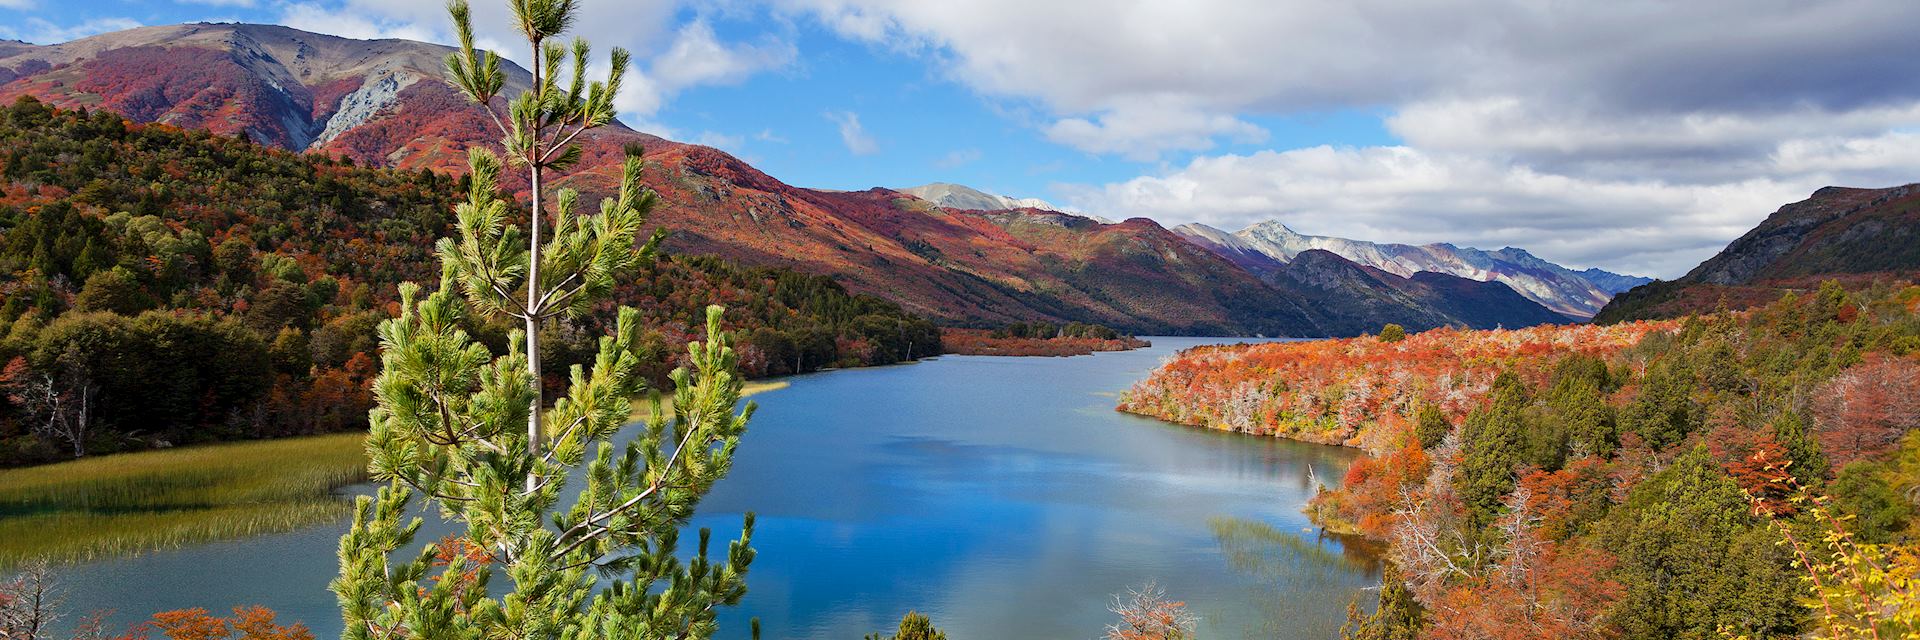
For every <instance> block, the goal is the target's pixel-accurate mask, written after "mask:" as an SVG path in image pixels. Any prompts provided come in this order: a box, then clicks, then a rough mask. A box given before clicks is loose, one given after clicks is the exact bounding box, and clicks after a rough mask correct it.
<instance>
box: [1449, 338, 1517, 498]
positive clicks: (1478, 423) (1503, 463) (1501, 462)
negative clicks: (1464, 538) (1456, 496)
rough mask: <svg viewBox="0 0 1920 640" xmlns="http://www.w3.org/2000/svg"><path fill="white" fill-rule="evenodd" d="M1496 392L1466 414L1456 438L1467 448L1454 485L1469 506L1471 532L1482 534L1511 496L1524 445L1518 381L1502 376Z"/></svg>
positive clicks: (1463, 452)
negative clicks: (1488, 399)
mask: <svg viewBox="0 0 1920 640" xmlns="http://www.w3.org/2000/svg"><path fill="white" fill-rule="evenodd" d="M1502 381H1506V382H1502ZM1494 388H1495V391H1494V392H1493V402H1492V403H1491V404H1489V405H1488V406H1487V407H1486V408H1484V409H1479V410H1476V411H1474V412H1473V413H1471V414H1469V415H1468V416H1467V422H1466V424H1465V425H1463V426H1462V427H1461V432H1460V441H1461V442H1463V443H1465V446H1464V447H1463V448H1462V451H1461V460H1460V471H1459V475H1458V476H1457V477H1455V479H1454V482H1455V488H1456V490H1458V491H1459V492H1460V498H1461V500H1462V501H1463V502H1465V503H1466V506H1467V523H1468V528H1469V530H1470V531H1479V530H1481V529H1484V528H1486V527H1487V526H1488V525H1491V524H1493V521H1494V519H1495V518H1496V517H1497V516H1498V515H1499V513H1500V508H1501V506H1500V501H1501V499H1502V498H1504V497H1505V496H1506V495H1507V492H1509V491H1512V490H1513V486H1514V482H1515V481H1514V475H1513V472H1514V466H1515V465H1517V464H1519V463H1520V461H1521V459H1522V447H1523V446H1524V444H1525V443H1524V441H1523V440H1522V438H1521V432H1522V430H1524V429H1525V424H1524V420H1525V417H1524V413H1525V412H1524V410H1525V408H1526V404H1527V401H1526V396H1525V393H1524V392H1523V391H1522V390H1521V385H1520V383H1519V382H1518V379H1517V378H1511V379H1510V378H1509V376H1508V374H1504V373H1503V374H1501V376H1500V378H1499V379H1498V381H1496V382H1495V383H1494Z"/></svg>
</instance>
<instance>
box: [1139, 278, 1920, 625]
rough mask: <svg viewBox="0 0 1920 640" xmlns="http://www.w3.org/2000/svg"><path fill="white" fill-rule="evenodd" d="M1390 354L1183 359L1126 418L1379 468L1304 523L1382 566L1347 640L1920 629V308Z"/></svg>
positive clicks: (1345, 345)
mask: <svg viewBox="0 0 1920 640" xmlns="http://www.w3.org/2000/svg"><path fill="white" fill-rule="evenodd" d="M1390 340H1391V337H1389V340H1382V339H1380V338H1374V337H1363V338H1355V339H1349V340H1334V341H1324V342H1312V343H1283V344H1265V345H1255V346H1235V347H1209V348H1202V349H1195V350H1190V351H1187V352H1183V353H1182V354H1180V355H1179V356H1177V357H1175V358H1173V359H1172V360H1171V361H1169V362H1168V363H1167V364H1166V365H1164V366H1163V367H1162V368H1161V369H1159V370H1158V371H1156V372H1155V373H1154V374H1153V375H1152V377H1150V378H1149V379H1147V380H1145V381H1143V382H1141V383H1140V384H1138V385H1136V386H1135V387H1134V388H1133V389H1132V390H1131V391H1130V392H1128V393H1127V394H1126V396H1125V397H1124V398H1123V400H1122V402H1121V405H1120V408H1121V409H1122V410H1124V411H1132V412H1136V413H1143V414H1146V415H1152V416H1157V417H1161V418H1165V419H1169V420H1173V421H1177V422H1183V423H1187V424H1195V425H1200V426H1206V427H1212V428H1221V429H1232V430H1238V431H1246V432H1251V433H1265V434H1274V435H1280V436H1288V437H1298V438H1304V439H1310V440H1316V441H1321V442H1334V443H1345V444H1349V445H1354V446H1361V447H1363V448H1365V449H1366V450H1367V451H1368V452H1369V454H1370V457H1369V458H1366V459H1363V460H1361V461H1360V462H1357V463H1355V464H1354V465H1353V466H1352V467H1351V469H1350V470H1349V471H1348V473H1347V474H1346V475H1345V477H1344V478H1342V479H1341V482H1340V483H1339V485H1338V486H1337V487H1332V488H1330V490H1329V491H1327V492H1325V493H1322V494H1321V495H1320V497H1319V498H1317V499H1316V500H1315V501H1314V503H1313V505H1312V506H1311V507H1310V511H1311V512H1312V513H1313V515H1315V516H1316V518H1317V519H1318V520H1319V521H1321V522H1322V523H1324V524H1326V525H1327V526H1329V527H1331V528H1333V529H1335V530H1340V531H1346V532H1351V533H1355V534H1359V535H1363V536H1366V537H1369V538H1373V539H1377V540H1380V541H1382V542H1385V543H1387V544H1388V545H1389V554H1388V557H1389V559H1390V560H1391V561H1392V566H1391V568H1390V570H1389V572H1388V574H1387V578H1386V582H1387V584H1386V587H1387V588H1386V589H1384V590H1383V591H1382V595H1381V598H1382V604H1381V609H1380V611H1379V612H1378V613H1376V614H1374V615H1372V616H1361V615H1359V614H1358V613H1356V615H1355V620H1354V623H1353V625H1352V628H1351V629H1350V635H1349V637H1353V638H1407V637H1414V636H1415V635H1416V634H1417V635H1418V637H1429V638H1545V637H1554V638H1611V637H1620V638H1636V639H1638V638H1646V639H1652V638H1719V637H1748V638H1784V637H1795V636H1799V635H1800V634H1803V633H1807V632H1815V633H1816V634H1817V635H1819V636H1821V637H1849V638H1852V637H1882V638H1893V637H1911V636H1910V635H1902V634H1912V633H1915V632H1916V628H1915V624H1916V623H1920V584H1917V583H1916V582H1915V576H1916V575H1920V560H1916V553H1920V546H1916V543H1917V542H1920V524H1917V520H1916V513H1917V510H1920V504H1916V502H1917V501H1920V287H1915V286H1911V285H1907V284H1899V285H1894V284H1888V283H1882V284H1879V285H1875V286H1870V287H1866V288H1863V289H1860V290H1856V291H1852V292H1849V291H1847V290H1846V289H1845V288H1844V287H1842V286H1841V285H1840V284H1839V283H1834V282H1828V283H1826V284H1824V285H1821V286H1820V287H1819V288H1818V290H1817V291H1816V292H1813V293H1811V294H1809V295H1795V294H1788V295H1786V296H1784V297H1782V298H1780V299H1778V300H1776V301H1775V302H1773V303H1771V304H1768V305H1765V306H1762V307H1758V308H1755V309H1753V310H1750V311H1745V312H1722V313H1718V314H1712V315H1704V316H1693V317H1688V318H1686V319H1684V320H1679V321H1664V322H1641V323H1627V324H1618V325H1612V326H1568V327H1550V328H1534V329H1526V330H1521V331H1450V330H1443V331H1433V332H1427V333H1423V334H1417V335H1413V336H1409V337H1406V338H1405V339H1403V340H1399V341H1390ZM1873 633H1878V634H1879V635H1872V634H1873Z"/></svg>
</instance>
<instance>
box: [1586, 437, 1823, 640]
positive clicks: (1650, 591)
mask: <svg viewBox="0 0 1920 640" xmlns="http://www.w3.org/2000/svg"><path fill="white" fill-rule="evenodd" d="M1601 539H1602V540H1603V542H1604V543H1605V545H1606V546H1607V547H1608V550H1609V551H1612V552H1613V554H1614V556H1615V557H1617V558H1619V560H1620V564H1619V566H1618V568H1617V569H1616V572H1615V575H1616V577H1617V578H1618V579H1619V580H1620V582H1621V583H1622V584H1623V585H1624V586H1625V587H1626V593H1625V594H1624V595H1623V596H1622V597H1621V598H1620V600H1619V601H1618V602H1616V603H1615V604H1614V607H1613V610H1612V612H1611V614H1610V615H1609V616H1608V617H1609V618H1610V619H1612V620H1613V621H1615V623H1616V624H1618V625H1619V627H1620V630H1621V631H1622V635H1623V636H1624V637H1626V638H1630V639H1640V638H1645V639H1649V640H1650V639H1653V638H1682V639H1699V640H1705V639H1707V638H1720V637H1724V636H1723V632H1725V631H1731V632H1734V633H1739V634H1747V635H1750V636H1752V637H1780V636H1790V635H1793V634H1794V633H1795V632H1796V631H1797V630H1798V627H1799V624H1800V612H1801V609H1800V608H1799V607H1798V606H1797V605H1796V597H1797V595H1798V593H1799V588H1798V586H1797V585H1798V582H1799V581H1798V580H1797V579H1796V578H1795V577H1794V575H1793V574H1792V571H1791V569H1790V564H1789V562H1790V561H1789V557H1788V556H1789V554H1790V551H1789V550H1787V549H1786V548H1785V547H1784V546H1782V545H1779V544H1776V543H1775V542H1774V536H1773V535H1772V532H1771V531H1768V530H1767V528H1766V526H1765V525H1764V524H1763V523H1762V522H1760V521H1759V520H1758V519H1757V518H1756V517H1755V516H1754V515H1753V513H1752V511H1751V509H1750V507H1749V504H1748V502H1747V499H1746V497H1745V496H1744V494H1743V493H1742V492H1741V490H1740V486H1739V485H1738V484H1737V483H1735V482H1734V481H1733V479H1732V478H1731V477H1728V476H1727V474H1726V472H1725V471H1723V470H1722V469H1721V468H1720V465H1718V464H1717V463H1715V462H1714V461H1713V457H1712V456H1711V455H1710V454H1709V453H1708V452H1707V449H1706V447H1705V446H1699V447H1695V448H1694V449H1693V450H1692V451H1690V452H1688V453H1687V454H1685V455H1682V456H1681V457H1680V458H1679V459H1677V460H1675V461H1674V463H1673V466H1671V467H1668V468H1667V469H1666V470H1664V471H1661V472H1660V473H1659V474H1657V475H1655V476H1654V477H1652V478H1649V479H1648V480H1647V481H1645V482H1644V483H1642V484H1640V485H1639V486H1637V487H1634V489H1633V491H1632V493H1631V494H1630V495H1629V496H1628V498H1627V503H1626V504H1624V505H1622V506H1621V507H1620V508H1617V509H1616V510H1615V511H1614V513H1613V514H1612V515H1611V516H1610V517H1609V520H1608V522H1607V523H1606V525H1605V526H1604V527H1603V529H1602V534H1601Z"/></svg>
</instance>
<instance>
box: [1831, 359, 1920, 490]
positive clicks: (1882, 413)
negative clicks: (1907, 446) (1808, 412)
mask: <svg viewBox="0 0 1920 640" xmlns="http://www.w3.org/2000/svg"><path fill="white" fill-rule="evenodd" d="M1813 415H1814V420H1815V422H1816V424H1817V425H1818V427H1819V438H1820V448H1821V449H1822V450H1823V451H1825V452H1826V454H1827V458H1828V459H1829V460H1831V461H1832V462H1833V465H1834V468H1836V469H1837V468H1840V467H1844V466H1846V465H1847V463H1849V462H1853V461H1855V460H1860V459H1865V458H1870V457H1874V456H1878V455H1880V454H1883V453H1886V452H1887V451H1890V450H1892V449H1893V447H1894V446H1895V445H1896V444H1898V443H1899V442H1900V438H1901V437H1903V436H1905V435H1906V434H1907V433H1908V432H1910V431H1913V430H1915V429H1920V364H1916V363H1915V362H1914V361H1913V359H1911V358H1890V357H1885V356H1881V355H1877V354H1876V355H1873V356H1869V357H1868V359H1867V361H1866V362H1865V363H1863V364H1861V365H1860V366H1856V367H1853V368H1851V369H1848V370H1846V371H1844V372H1841V374H1840V375H1839V376H1837V377H1835V378H1834V379H1833V380H1831V381H1829V382H1827V384H1825V385H1822V386H1821V387H1820V389H1819V391H1817V392H1816V393H1814V395H1813Z"/></svg>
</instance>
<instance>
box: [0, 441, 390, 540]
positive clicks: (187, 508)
mask: <svg viewBox="0 0 1920 640" xmlns="http://www.w3.org/2000/svg"><path fill="white" fill-rule="evenodd" d="M363 440H364V438H363V437H362V436H361V435H359V434H333V435H322V436H309V437H301V438H285V439H279V440H265V441H256V442H236V443H224V444H208V445H200V446H194V447H181V448H176V449H164V450H158V451H143V452H138V453H128V454H122V455H115V456H106V457H93V458H87V459H83V460H74V461H71V462H61V463H56V464H48V465H41V466H37V467H28V468H23V469H7V470H0V568H6V567H13V566H17V565H20V564H21V563H23V562H27V561H30V560H35V559H49V560H53V561H56V562H72V561H83V560H90V559H94V558H99V557H103V556H112V555H128V554H136V553H140V552H143V551H150V550H154V549H161V548H169V547H177V546H180V545H185V544H193V543H200V542H209V541H214V540H226V539H233V538H240V537H245V536H251V535H259V534H263V533H273V532H278V531H288V530H292V529H296V528H299V527H303V526H308V525H312V524H317V523H321V522H328V521H335V520H338V519H340V518H342V517H345V516H346V514H347V513H348V512H349V511H350V509H351V504H350V503H348V502H347V501H344V500H341V499H339V497H338V496H336V495H335V492H336V490H338V489H339V488H341V487H344V486H347V485H350V484H355V483H359V482H364V481H366V479H367V469H366V465H367V458H366V452H365V448H364V447H363V446H362V444H361V443H362V441H363Z"/></svg>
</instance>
